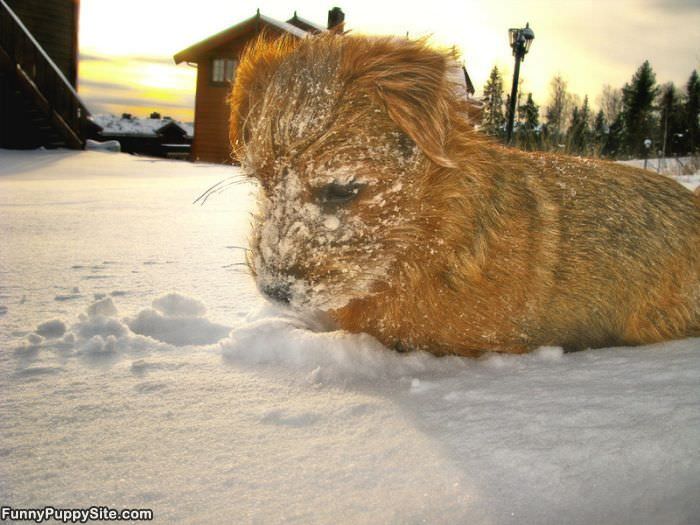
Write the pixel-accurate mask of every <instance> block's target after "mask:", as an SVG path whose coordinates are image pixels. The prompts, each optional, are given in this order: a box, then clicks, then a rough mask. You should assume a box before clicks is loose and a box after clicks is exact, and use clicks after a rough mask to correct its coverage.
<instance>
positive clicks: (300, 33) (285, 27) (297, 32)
mask: <svg viewBox="0 0 700 525" xmlns="http://www.w3.org/2000/svg"><path fill="white" fill-rule="evenodd" d="M260 20H262V21H263V22H265V23H267V24H270V25H271V26H275V27H278V28H279V29H281V30H282V31H286V32H287V33H291V34H293V35H294V36H296V37H299V38H306V37H307V36H309V33H307V32H306V31H304V30H303V29H299V28H298V27H297V26H293V25H292V24H288V23H287V22H282V21H281V20H276V19H274V18H270V17H269V16H265V15H263V14H262V13H261V14H260Z"/></svg>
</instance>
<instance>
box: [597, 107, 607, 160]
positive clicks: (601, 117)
mask: <svg viewBox="0 0 700 525" xmlns="http://www.w3.org/2000/svg"><path fill="white" fill-rule="evenodd" d="M608 132H609V130H608V124H607V122H606V120H605V112H604V111H603V110H602V109H601V110H600V111H598V113H597V114H596V116H595V121H594V122H593V146H594V147H595V150H596V152H598V153H602V149H603V147H604V146H605V141H606V140H607V136H608Z"/></svg>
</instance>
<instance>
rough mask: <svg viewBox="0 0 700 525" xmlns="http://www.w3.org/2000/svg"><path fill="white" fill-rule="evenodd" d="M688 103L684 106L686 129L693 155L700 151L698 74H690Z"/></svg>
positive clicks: (689, 147) (699, 87) (699, 82)
mask: <svg viewBox="0 0 700 525" xmlns="http://www.w3.org/2000/svg"><path fill="white" fill-rule="evenodd" d="M685 89H686V101H685V106H684V108H683V109H684V111H683V113H684V116H683V117H684V118H683V120H685V129H686V134H687V142H686V144H687V148H688V151H689V152H690V153H691V154H695V153H697V152H699V151H700V123H699V122H698V120H699V119H700V79H699V78H698V72H697V71H693V72H692V73H691V74H690V78H689V79H688V83H687V84H686V87H685Z"/></svg>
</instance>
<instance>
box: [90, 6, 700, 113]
mask: <svg viewBox="0 0 700 525" xmlns="http://www.w3.org/2000/svg"><path fill="white" fill-rule="evenodd" d="M336 5H337V6H339V7H341V8H342V9H343V11H344V12H345V17H346V29H349V30H352V32H354V33H360V34H394V35H406V34H407V33H408V35H409V36H410V37H421V36H426V35H429V36H430V37H431V38H432V40H433V41H434V42H435V43H436V44H437V45H442V46H449V47H452V46H456V48H457V49H458V50H459V51H460V52H461V54H462V56H463V59H464V62H465V65H466V67H467V70H468V71H469V74H470V76H471V78H472V81H473V83H474V85H475V87H476V89H477V94H478V93H479V92H480V91H481V89H482V88H483V85H484V83H485V81H486V79H487V77H488V75H489V72H490V70H491V69H492V68H493V66H494V65H496V66H498V68H499V69H500V70H501V72H502V73H503V75H504V79H505V85H506V90H507V91H509V89H510V83H511V81H512V80H511V79H512V71H513V57H512V52H511V49H510V47H509V45H508V28H510V27H524V26H525V24H526V23H527V22H529V23H530V27H531V28H532V29H533V30H534V32H535V40H534V41H533V43H532V46H531V48H530V52H529V53H528V55H527V56H526V57H525V61H524V62H523V64H522V66H521V78H522V80H523V86H522V89H523V92H525V93H528V92H532V93H533V96H534V99H535V102H536V103H538V104H540V105H541V106H546V104H547V101H548V98H549V83H550V81H551V79H552V77H553V76H554V75H556V74H561V75H562V76H563V77H564V78H565V79H566V80H567V82H568V85H569V90H570V91H571V92H573V93H574V94H576V95H578V96H580V97H581V98H582V97H583V96H584V95H588V96H589V98H590V100H591V102H592V104H593V105H594V106H596V104H597V100H598V97H599V94H600V91H601V89H602V86H603V85H604V84H610V85H611V86H613V87H622V86H623V85H624V84H625V82H628V81H629V80H630V79H631V77H632V75H633V74H634V72H635V70H636V69H637V68H638V67H639V65H641V63H642V62H643V61H644V60H649V61H650V63H651V65H652V67H653V69H654V71H655V72H656V77H657V81H658V82H659V83H665V82H670V81H672V82H674V83H675V84H676V85H677V86H679V87H682V86H684V85H685V83H686V82H687V79H688V77H689V76H690V73H691V72H692V71H693V69H698V70H700V0H521V1H512V0H491V1H485V0H460V1H459V2H456V1H448V0H431V1H430V2H425V3H411V2H405V1H394V0H391V1H382V2H380V1H377V0H345V1H343V2H342V3H341V2H339V3H336V4H331V3H329V4H322V3H319V2H317V1H313V0H296V1H295V2H289V1H288V0H287V1H282V0H258V1H256V2H247V1H233V0H225V1H224V0H198V1H197V2H192V1H191V0H121V1H119V2H114V1H112V0H82V1H81V7H80V9H81V13H80V35H79V39H80V65H79V92H80V94H81V96H82V97H83V99H84V101H85V103H86V104H87V106H88V108H89V109H90V110H91V111H92V112H93V113H115V114H121V113H123V112H129V113H133V114H135V115H138V116H148V114H150V112H151V111H159V112H160V113H161V114H162V115H168V116H171V117H173V118H176V119H180V120H185V121H192V120H193V118H194V91H195V84H196V76H195V75H196V71H195V69H194V68H193V67H191V66H188V65H187V64H184V63H183V64H180V65H178V66H176V65H175V63H174V61H173V59H172V57H173V55H174V54H175V53H177V52H178V51H180V50H182V49H185V48H187V47H189V46H190V45H192V44H195V43H197V42H199V41H200V40H202V39H204V38H207V37H209V36H211V35H213V34H215V33H217V32H219V31H221V30H223V29H226V28H228V27H230V26H232V25H236V24H237V23H239V22H241V21H242V20H245V19H246V18H249V17H251V16H253V15H254V14H255V11H256V9H258V8H259V9H260V11H261V13H263V14H265V15H267V16H271V17H273V18H277V19H278V20H287V19H289V18H290V17H291V16H292V14H293V13H294V11H295V10H296V11H297V13H298V15H299V16H301V17H303V18H306V19H308V20H311V21H313V22H316V23H318V24H321V25H325V23H326V20H327V13H328V10H329V9H330V8H331V7H334V6H336Z"/></svg>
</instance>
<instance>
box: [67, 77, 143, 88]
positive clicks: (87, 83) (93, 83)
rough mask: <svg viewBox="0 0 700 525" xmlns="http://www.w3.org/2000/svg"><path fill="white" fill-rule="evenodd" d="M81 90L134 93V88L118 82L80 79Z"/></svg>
mask: <svg viewBox="0 0 700 525" xmlns="http://www.w3.org/2000/svg"><path fill="white" fill-rule="evenodd" d="M80 87H81V88H91V89H112V90H119V91H134V87H133V86H129V85H127V84H119V83H117V82H102V81H101V80H91V79H89V78H88V79H82V78H81V79H80Z"/></svg>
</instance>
